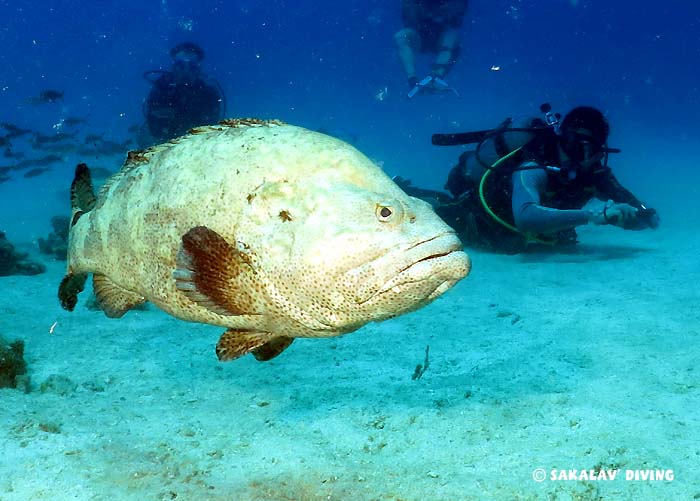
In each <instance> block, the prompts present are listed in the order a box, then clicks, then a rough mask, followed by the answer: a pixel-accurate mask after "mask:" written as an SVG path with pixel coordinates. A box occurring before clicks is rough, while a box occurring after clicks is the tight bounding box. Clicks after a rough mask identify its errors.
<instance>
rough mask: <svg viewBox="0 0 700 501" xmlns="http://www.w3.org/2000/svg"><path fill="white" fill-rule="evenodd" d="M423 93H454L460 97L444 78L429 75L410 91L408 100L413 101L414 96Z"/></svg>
mask: <svg viewBox="0 0 700 501" xmlns="http://www.w3.org/2000/svg"><path fill="white" fill-rule="evenodd" d="M421 91H425V92H454V94H455V96H457V97H459V92H457V91H456V90H455V89H453V88H452V87H450V86H449V84H448V83H447V82H445V80H444V79H443V78H442V77H439V76H437V75H428V76H427V77H425V78H424V79H423V80H420V81H418V83H416V84H415V86H414V87H413V88H412V89H411V90H410V91H408V94H407V95H408V98H409V99H411V98H412V97H413V96H415V95H416V94H418V93H419V92H421Z"/></svg>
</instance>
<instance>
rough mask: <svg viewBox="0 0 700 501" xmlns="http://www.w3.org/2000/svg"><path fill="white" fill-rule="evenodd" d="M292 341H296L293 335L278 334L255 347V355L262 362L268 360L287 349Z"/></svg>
mask: <svg viewBox="0 0 700 501" xmlns="http://www.w3.org/2000/svg"><path fill="white" fill-rule="evenodd" d="M292 341H294V338H293V337H287V336H277V337H275V338H272V340H270V341H268V342H267V343H265V344H264V345H262V346H261V347H259V348H255V349H254V350H253V356H254V357H255V359H256V360H258V361H260V362H267V361H268V360H272V359H273V358H275V357H276V356H277V355H279V354H280V353H282V352H283V351H284V350H286V349H287V347H288V346H289V345H290V344H292Z"/></svg>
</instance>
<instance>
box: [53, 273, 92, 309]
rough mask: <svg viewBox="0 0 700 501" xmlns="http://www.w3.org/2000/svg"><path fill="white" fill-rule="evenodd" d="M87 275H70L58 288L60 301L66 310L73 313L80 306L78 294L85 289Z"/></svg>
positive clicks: (64, 278)
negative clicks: (77, 305)
mask: <svg viewBox="0 0 700 501" xmlns="http://www.w3.org/2000/svg"><path fill="white" fill-rule="evenodd" d="M86 280H87V273H76V274H73V273H68V274H67V275H66V276H65V277H63V280H61V285H59V286H58V300H59V301H60V302H61V306H62V307H63V309H64V310H68V311H73V310H74V309H75V305H76V304H78V294H80V293H81V292H82V291H83V289H84V288H85V281H86Z"/></svg>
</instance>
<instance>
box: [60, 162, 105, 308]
mask: <svg viewBox="0 0 700 501" xmlns="http://www.w3.org/2000/svg"><path fill="white" fill-rule="evenodd" d="M96 201H97V198H96V197H95V190H94V189H93V187H92V178H91V177H90V169H88V166H87V165H86V164H84V163H80V164H78V166H77V167H76V168H75V177H74V178H73V183H72V184H71V186H70V205H71V219H70V227H71V229H72V228H73V226H75V223H77V222H78V219H80V216H82V215H83V214H85V213H86V212H90V211H91V210H92V209H93V208H94V207H95V203H96ZM71 233H72V231H70V232H69V233H68V242H69V244H68V249H69V253H70V248H71V246H70V239H71ZM70 262H71V260H70V256H68V263H69V265H68V273H67V274H66V276H65V277H63V280H61V285H59V286H58V299H59V301H60V302H61V306H62V307H63V308H64V309H66V310H68V311H73V309H74V308H75V305H76V304H77V303H78V294H79V293H80V292H82V290H83V289H84V288H85V281H86V280H87V273H73V272H72V271H71V269H70Z"/></svg>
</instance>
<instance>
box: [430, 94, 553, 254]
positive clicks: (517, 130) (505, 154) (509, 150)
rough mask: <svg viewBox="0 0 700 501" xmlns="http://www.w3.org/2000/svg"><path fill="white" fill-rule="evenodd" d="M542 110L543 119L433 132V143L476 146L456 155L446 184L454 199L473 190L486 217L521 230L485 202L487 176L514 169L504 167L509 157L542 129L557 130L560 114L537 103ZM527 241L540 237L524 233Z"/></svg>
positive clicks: (524, 119) (548, 131)
mask: <svg viewBox="0 0 700 501" xmlns="http://www.w3.org/2000/svg"><path fill="white" fill-rule="evenodd" d="M540 111H542V112H543V113H544V115H545V116H544V120H543V119H542V118H537V117H525V118H520V119H517V120H514V119H512V118H507V119H506V120H504V121H503V122H501V124H499V125H498V127H496V128H495V129H490V130H484V131H476V132H468V133H461V134H435V135H433V144H437V145H441V146H443V145H451V144H475V143H476V145H477V146H476V149H475V150H472V151H467V152H464V153H462V154H461V155H460V157H459V163H458V164H457V165H456V166H455V167H454V168H453V169H452V170H451V171H450V173H449V175H448V178H447V183H446V184H445V188H446V189H447V190H449V191H450V192H451V193H452V195H453V196H454V197H455V198H456V199H457V201H456V202H455V203H456V204H457V205H458V204H459V203H460V202H459V199H460V198H461V197H462V196H463V195H465V194H466V193H470V192H471V193H476V194H477V198H478V200H479V202H478V203H480V205H481V206H482V208H483V210H484V211H485V212H486V213H487V214H488V215H489V217H490V218H491V219H492V220H493V221H495V222H496V223H498V224H499V225H500V226H503V227H505V228H508V229H509V230H511V231H512V232H514V233H518V234H519V233H520V231H518V229H517V228H515V227H514V226H513V225H511V224H510V223H508V222H507V221H504V220H503V219H502V218H501V217H499V216H498V215H497V214H496V213H495V212H494V211H493V210H492V208H491V207H490V204H489V203H487V201H486V198H485V195H484V187H485V184H486V180H487V179H488V178H489V177H490V175H491V174H493V173H494V172H496V171H497V170H499V169H501V173H502V174H504V173H506V172H513V171H515V170H517V167H514V166H513V164H514V163H515V161H513V162H511V168H510V169H509V170H508V171H504V170H503V168H504V167H505V165H506V164H507V162H508V161H510V160H512V159H514V158H517V155H518V153H519V152H520V151H521V149H522V148H523V147H524V146H526V145H527V144H528V143H530V142H531V141H533V140H534V139H536V138H537V136H538V135H539V134H543V133H555V134H556V133H557V126H558V124H559V118H560V115H559V114H553V113H552V112H551V106H550V105H549V103H545V104H543V105H542V106H540ZM524 236H525V238H526V240H528V241H539V242H543V241H542V240H539V239H537V238H535V237H534V236H533V235H524Z"/></svg>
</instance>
